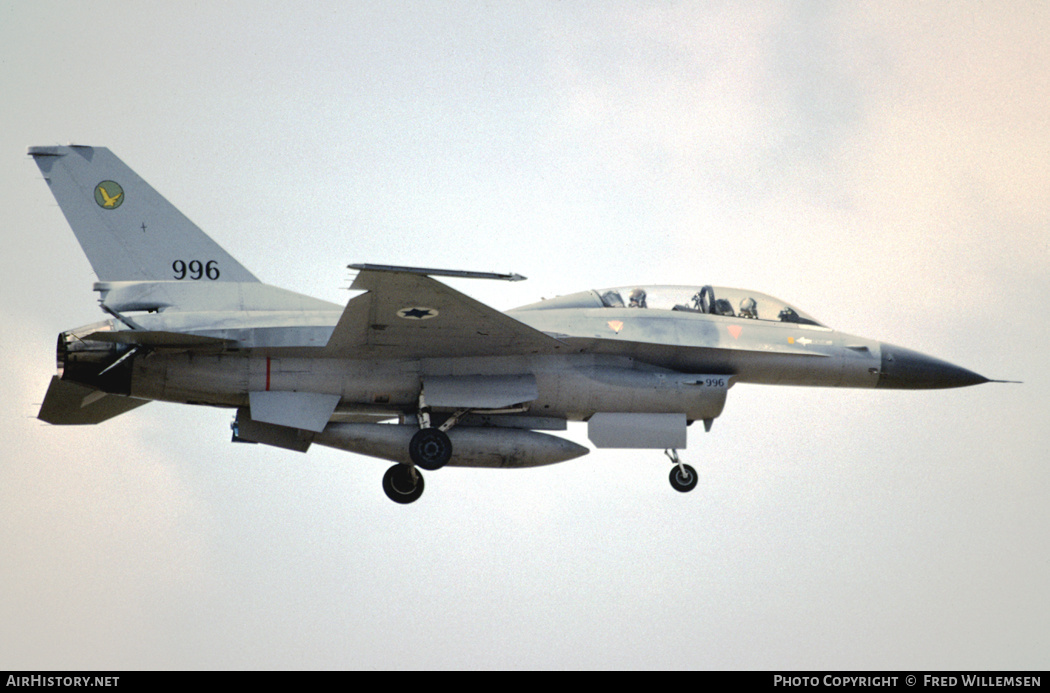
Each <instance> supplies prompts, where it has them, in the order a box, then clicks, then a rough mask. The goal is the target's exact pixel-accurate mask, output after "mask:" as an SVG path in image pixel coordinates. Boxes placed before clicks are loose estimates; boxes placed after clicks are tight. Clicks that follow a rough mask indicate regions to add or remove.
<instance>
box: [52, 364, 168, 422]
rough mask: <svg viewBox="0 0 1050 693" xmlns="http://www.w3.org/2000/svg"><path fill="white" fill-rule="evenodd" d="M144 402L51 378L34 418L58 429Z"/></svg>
mask: <svg viewBox="0 0 1050 693" xmlns="http://www.w3.org/2000/svg"><path fill="white" fill-rule="evenodd" d="M148 402H149V400H145V399H135V398H134V397H125V396H123V395H111V394H107V393H105V392H102V391H101V390H96V389H94V388H90V387H87V386H85V385H78V384H77V383H71V382H69V381H66V380H62V379H61V378H59V377H58V376H53V377H52V378H51V385H50V386H49V387H48V388H47V395H46V396H45V397H44V404H43V406H41V407H40V413H39V414H38V415H37V418H38V419H40V420H42V421H46V422H48V423H49V424H56V425H60V426H70V425H84V424H97V423H102V422H103V421H105V420H106V419H112V418H113V417H114V416H120V415H121V414H123V413H124V412H128V411H131V410H132V409H135V408H136V407H141V406H142V405H143V404H147V403H148Z"/></svg>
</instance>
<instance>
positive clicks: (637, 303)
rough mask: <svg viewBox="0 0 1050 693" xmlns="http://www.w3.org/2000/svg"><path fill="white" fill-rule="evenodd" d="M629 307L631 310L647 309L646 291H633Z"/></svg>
mask: <svg viewBox="0 0 1050 693" xmlns="http://www.w3.org/2000/svg"><path fill="white" fill-rule="evenodd" d="M627 306H628V307H629V308H646V307H647V306H646V305H645V289H635V290H634V291H632V292H631V296H630V298H629V299H628V303H627Z"/></svg>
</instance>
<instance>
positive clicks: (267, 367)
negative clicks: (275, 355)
mask: <svg viewBox="0 0 1050 693" xmlns="http://www.w3.org/2000/svg"><path fill="white" fill-rule="evenodd" d="M266 391H267V392H269V391H270V357H269V356H267V357H266Z"/></svg>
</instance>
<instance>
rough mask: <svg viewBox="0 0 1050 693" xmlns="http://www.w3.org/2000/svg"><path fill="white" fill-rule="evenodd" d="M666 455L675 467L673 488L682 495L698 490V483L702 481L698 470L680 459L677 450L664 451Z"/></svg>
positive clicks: (672, 476)
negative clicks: (697, 472)
mask: <svg viewBox="0 0 1050 693" xmlns="http://www.w3.org/2000/svg"><path fill="white" fill-rule="evenodd" d="M664 454H665V455H667V457H668V458H670V460H671V464H673V465H674V467H672V468H671V477H670V478H671V488H673V489H674V490H675V491H678V492H680V493H688V492H690V491H692V490H693V489H694V488H696V482H697V481H699V480H700V478H699V477H698V476H697V474H696V470H695V469H693V468H692V467H691V466H689V465H688V464H686V463H685V462H682V460H681V459H679V457H678V451H677V450H673V449H672V450H664Z"/></svg>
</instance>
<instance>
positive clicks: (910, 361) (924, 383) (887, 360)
mask: <svg viewBox="0 0 1050 693" xmlns="http://www.w3.org/2000/svg"><path fill="white" fill-rule="evenodd" d="M879 373H880V374H879V383H878V385H877V387H881V388H886V389H893V390H933V389H937V388H945V387H966V386H967V385H980V384H981V383H986V382H988V378H985V377H984V376H983V375H979V374H977V373H974V372H973V371H969V370H966V369H965V368H960V367H959V366H956V365H955V364H952V363H948V362H947V361H943V360H941V359H937V358H934V357H932V356H927V355H926V354H922V353H919V352H918V351H913V350H912V349H905V348H904V347H899V346H894V345H893V344H886V343H885V342H883V343H882V366H881V368H880V371H879Z"/></svg>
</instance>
